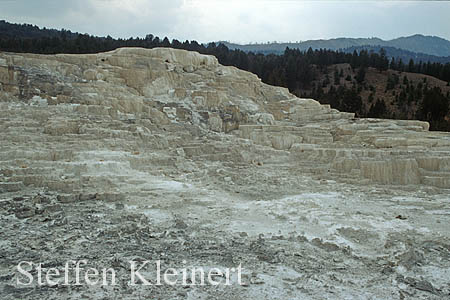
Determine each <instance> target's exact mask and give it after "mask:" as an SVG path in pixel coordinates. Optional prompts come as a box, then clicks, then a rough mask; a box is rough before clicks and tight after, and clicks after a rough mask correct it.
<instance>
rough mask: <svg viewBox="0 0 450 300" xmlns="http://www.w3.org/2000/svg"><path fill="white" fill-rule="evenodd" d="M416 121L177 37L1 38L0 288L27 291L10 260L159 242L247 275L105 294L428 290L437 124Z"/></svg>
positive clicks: (438, 229) (441, 140)
mask: <svg viewBox="0 0 450 300" xmlns="http://www.w3.org/2000/svg"><path fill="white" fill-rule="evenodd" d="M428 127H429V125H428V123H426V122H420V121H401V120H381V119H356V118H354V115H353V114H352V113H346V112H339V111H337V110H335V109H332V108H330V107H329V106H327V105H321V104H320V103H318V102H317V101H315V100H313V99H300V98H297V97H295V96H294V95H292V94H290V93H289V92H288V91H287V89H285V88H280V87H273V86H269V85H266V84H264V83H262V82H261V81H260V79H258V78H257V77H256V76H255V75H253V74H250V73H248V72H244V71H241V70H238V69H236V68H234V67H225V66H221V65H220V64H218V62H217V59H216V58H214V57H212V56H206V55H200V54H198V53H195V52H188V51H184V50H174V49H163V48H157V49H151V50H148V49H136V48H122V49H117V50H115V51H111V52H107V53H99V54H92V55H68V54H63V55H33V54H13V53H0V129H1V131H0V141H1V144H0V217H1V218H0V225H1V226H2V228H3V233H2V234H3V236H2V241H1V243H0V250H1V251H0V253H1V255H0V274H8V275H5V276H3V275H2V277H0V294H1V293H2V292H3V293H4V295H6V296H5V297H3V296H2V297H0V298H2V299H3V298H5V299H9V298H11V299H12V298H21V299H28V298H29V297H31V296H30V293H29V292H28V290H24V289H20V288H19V287H17V286H15V285H14V282H15V277H14V276H15V275H10V273H11V272H12V271H11V268H12V266H13V265H14V263H15V262H16V260H17V262H18V261H22V260H27V259H35V258H37V257H39V258H40V260H41V261H44V262H47V263H48V265H51V266H53V265H55V264H57V262H56V261H55V260H56V259H58V261H61V260H63V259H64V257H65V259H73V257H72V256H71V255H76V256H77V257H83V256H87V257H88V258H90V259H94V258H95V259H98V260H101V263H102V264H106V267H110V266H111V265H114V266H121V265H123V264H124V263H126V261H127V260H128V259H132V257H142V256H143V255H147V254H148V255H150V256H151V258H155V257H163V254H164V255H166V257H169V258H168V260H171V259H172V260H176V261H177V262H179V261H182V260H183V259H187V260H188V261H189V263H190V264H193V265H196V264H203V265H204V264H207V263H208V262H211V264H212V265H211V267H213V266H218V265H223V266H231V265H234V264H235V263H239V262H242V263H243V265H244V267H245V268H247V270H248V272H247V273H246V279H247V280H248V282H249V286H248V287H246V288H236V287H233V288H230V289H227V288H223V289H221V290H220V291H221V293H222V294H221V295H222V296H220V297H219V296H218V294H216V293H217V292H218V290H217V289H194V288H192V289H189V290H186V289H185V288H183V287H174V288H173V289H172V290H168V289H164V290H163V289H157V288H153V287H149V288H148V289H147V290H146V291H145V292H144V291H143V290H140V289H139V287H136V288H132V287H129V286H128V287H127V286H126V284H125V285H123V286H121V291H120V293H121V294H120V296H119V298H123V299H138V298H139V297H141V296H142V295H144V294H145V297H147V296H148V297H157V298H165V299H173V298H176V297H181V298H185V297H188V296H189V297H191V298H192V299H199V298H208V299H216V298H221V299H244V298H245V299H254V298H261V299H297V298H301V299H323V298H327V297H328V298H330V299H331V298H332V299H336V298H341V299H342V298H351V297H355V298H361V297H363V298H371V297H372V298H383V299H387V298H393V297H397V298H402V297H406V296H405V295H411V297H414V298H417V299H431V298H432V299H443V298H442V297H445V296H446V295H448V294H449V293H450V287H449V285H448V275H449V273H448V270H449V269H450V264H449V263H448V255H449V252H448V251H449V249H450V242H449V236H450V231H449V228H448V222H449V221H450V219H449V214H448V212H449V203H450V202H449V201H448V200H449V198H448V190H446V189H448V188H450V134H449V133H443V132H429V131H428ZM23 219H26V222H23ZM80 224H82V225H80ZM30 236H33V238H32V239H29V237H30ZM17 241H19V242H17ZM34 249H40V250H39V251H38V252H36V250H34ZM3 253H5V254H3ZM36 253H37V254H36ZM98 253H104V254H105V255H106V256H107V258H105V257H103V256H102V257H99V255H98ZM8 257H9V258H11V259H7V258H8ZM205 257H207V260H206V258H205ZM145 258H147V257H145ZM149 258H150V257H149ZM139 259H140V258H139ZM119 269H120V267H119ZM121 274H122V273H120V274H118V276H119V275H121ZM122 275H124V274H122ZM124 276H125V275H124ZM355 278H357V280H355ZM39 291H40V292H39ZM38 292H39V293H42V295H43V296H44V297H47V298H49V299H51V298H53V299H54V298H70V297H72V298H74V297H78V296H79V295H80V294H77V293H78V291H77V290H75V289H74V290H64V291H62V290H60V289H47V290H36V293H38ZM85 292H86V291H85ZM116 292H117V290H113V289H97V290H95V292H94V293H91V291H89V292H86V293H89V294H92V295H93V296H92V297H93V298H95V299H101V298H115V297H116V296H117V295H116V294H115V293H116ZM61 293H62V294H61ZM64 293H65V294H64ZM77 295H78V296H77ZM180 295H181V296H180ZM361 295H364V296H361ZM36 297H37V296H36ZM430 297H431V298H430ZM433 297H435V298H433ZM116 298H117V297H116ZM30 299H31V298H30Z"/></svg>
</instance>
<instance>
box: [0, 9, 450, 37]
mask: <svg viewBox="0 0 450 300" xmlns="http://www.w3.org/2000/svg"><path fill="white" fill-rule="evenodd" d="M449 16H450V1H367V0H366V1H349V0H347V1H317V0H316V1H301V0H0V19H4V20H6V21H9V22H15V23H31V24H36V25H39V26H41V27H43V26H45V27H47V28H57V29H61V28H65V29H70V30H72V31H78V32H82V33H89V34H94V35H100V36H105V35H111V36H113V37H122V38H126V37H130V36H133V37H136V36H140V37H144V36H145V35H146V34H148V33H151V34H153V35H157V36H159V37H164V36H167V37H169V38H170V39H172V38H176V39H179V40H181V41H184V40H187V39H188V40H197V41H199V42H208V41H219V40H226V41H231V42H238V43H248V42H267V41H279V42H281V41H283V42H285V41H303V40H308V39H320V38H323V39H327V38H335V37H380V38H382V39H392V38H396V37H400V36H407V35H412V34H416V33H421V34H425V35H436V36H440V37H443V38H446V39H448V40H450V17H449Z"/></svg>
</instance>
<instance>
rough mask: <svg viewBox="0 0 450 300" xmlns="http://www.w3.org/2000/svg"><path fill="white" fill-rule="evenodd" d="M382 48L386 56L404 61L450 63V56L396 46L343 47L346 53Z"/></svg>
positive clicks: (376, 50) (377, 51) (377, 50)
mask: <svg viewBox="0 0 450 300" xmlns="http://www.w3.org/2000/svg"><path fill="white" fill-rule="evenodd" d="M381 49H384V50H385V51H386V56H387V57H389V59H390V58H392V57H395V59H397V60H398V59H401V60H402V61H403V63H406V64H407V63H408V62H409V60H410V59H412V60H414V62H420V61H422V62H433V63H435V62H436V63H441V64H445V63H449V62H450V56H436V55H429V54H424V53H416V52H412V51H408V50H403V49H399V48H394V47H385V46H358V47H350V48H346V49H342V50H341V51H344V52H346V53H353V51H355V50H356V52H358V53H359V52H360V51H361V50H367V51H369V52H371V51H373V52H375V53H379V52H380V50H381Z"/></svg>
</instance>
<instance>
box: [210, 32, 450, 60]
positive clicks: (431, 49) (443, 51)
mask: <svg viewBox="0 0 450 300" xmlns="http://www.w3.org/2000/svg"><path fill="white" fill-rule="evenodd" d="M218 43H223V44H224V45H225V46H227V47H228V48H229V49H240V50H243V51H246V52H250V51H252V52H257V53H264V54H269V53H274V54H281V53H283V52H284V50H285V49H286V47H289V48H291V49H299V50H303V51H306V50H308V49H309V48H312V49H313V50H315V49H329V50H342V49H348V48H353V47H355V48H357V47H362V46H364V47H369V46H381V47H383V48H387V47H391V48H397V49H401V50H406V51H409V52H414V53H419V54H421V55H430V56H441V57H449V56H450V41H448V40H446V39H443V38H440V37H436V36H424V35H420V34H416V35H412V36H409V37H400V38H397V39H393V40H389V41H384V40H382V39H379V38H337V39H329V40H309V41H304V42H300V43H267V44H248V45H239V44H233V43H229V42H218Z"/></svg>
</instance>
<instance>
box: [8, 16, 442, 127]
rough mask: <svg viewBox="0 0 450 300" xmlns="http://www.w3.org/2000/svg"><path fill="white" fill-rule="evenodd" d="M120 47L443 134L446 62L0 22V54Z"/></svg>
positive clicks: (335, 106)
mask: <svg viewBox="0 0 450 300" xmlns="http://www.w3.org/2000/svg"><path fill="white" fill-rule="evenodd" d="M119 47H143V48H154V47H172V48H177V49H185V50H190V51H197V52H200V53H203V54H210V55H214V56H216V57H217V58H218V60H219V62H220V63H221V64H223V65H230V66H235V67H238V68H240V69H242V70H246V71H250V72H252V73H255V74H257V75H258V76H259V77H260V78H261V79H262V81H263V82H265V83H268V84H271V85H278V86H284V87H287V88H289V90H290V91H291V92H292V93H294V94H296V95H298V96H301V97H312V98H314V99H317V100H318V101H320V102H321V103H328V104H330V105H331V106H332V107H334V108H337V109H339V110H342V111H349V112H355V113H356V114H357V116H359V117H383V118H401V119H420V120H426V121H429V122H430V125H431V129H432V130H445V131H450V113H449V103H450V95H449V92H450V84H449V82H450V63H446V64H442V63H436V62H434V63H431V62H422V61H419V62H415V61H413V60H412V59H411V60H409V61H408V62H404V61H402V60H401V59H398V60H397V59H388V57H387V56H386V52H385V50H384V49H380V51H379V52H369V51H367V50H361V51H354V52H353V53H345V52H340V51H332V50H325V49H320V50H312V49H309V50H307V51H300V50H298V49H289V48H286V50H285V51H284V53H283V54H281V55H275V54H269V55H264V54H255V53H252V52H249V53H246V52H244V51H241V50H229V49H228V48H227V47H226V46H225V45H223V44H219V45H217V44H216V43H209V44H207V45H205V44H200V43H198V42H196V41H184V42H181V41H178V40H175V39H174V40H171V41H170V40H169V39H168V38H167V37H165V38H163V39H160V38H159V37H156V36H153V35H151V34H149V35H147V36H146V37H145V38H129V39H114V38H112V37H110V36H108V37H95V36H91V35H88V34H78V33H73V32H71V31H69V30H64V29H63V30H54V29H45V28H44V29H40V28H38V27H36V26H32V25H27V24H23V25H18V24H10V23H8V22H5V21H0V50H1V51H8V52H27V53H40V54H55V53H97V52H104V51H110V50H113V49H116V48H119Z"/></svg>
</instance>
